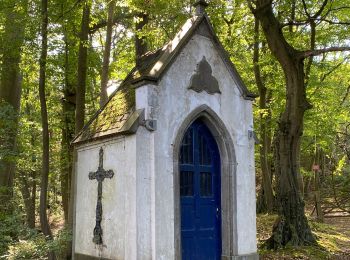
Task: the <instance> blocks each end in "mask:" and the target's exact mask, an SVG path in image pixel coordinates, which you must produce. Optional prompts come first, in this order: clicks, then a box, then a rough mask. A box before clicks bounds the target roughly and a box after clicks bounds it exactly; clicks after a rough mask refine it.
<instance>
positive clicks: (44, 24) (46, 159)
mask: <svg viewBox="0 0 350 260" xmlns="http://www.w3.org/2000/svg"><path fill="white" fill-rule="evenodd" d="M48 23H49V21H48V0H41V54H40V72H39V98H40V111H41V122H42V129H43V133H42V138H43V151H42V173H41V183H40V225H41V229H42V232H43V233H44V235H45V236H46V237H47V238H48V239H52V232H51V228H50V225H49V222H48V217H47V205H48V204H47V189H48V182H49V171H50V136H49V124H48V117H47V105H46V96H45V86H46V62H47V59H46V58H47V31H48V30H47V28H48ZM49 259H55V254H54V253H53V252H52V251H51V252H50V253H49Z"/></svg>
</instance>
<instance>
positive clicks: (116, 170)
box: [73, 0, 258, 260]
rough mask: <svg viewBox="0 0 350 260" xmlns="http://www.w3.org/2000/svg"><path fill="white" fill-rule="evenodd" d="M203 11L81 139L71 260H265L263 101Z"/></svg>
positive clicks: (145, 60)
mask: <svg viewBox="0 0 350 260" xmlns="http://www.w3.org/2000/svg"><path fill="white" fill-rule="evenodd" d="M205 6H206V4H205V2H204V1H203V0H199V1H197V3H196V15H195V16H193V17H192V18H190V19H188V21H187V22H186V23H185V24H184V25H183V27H182V28H181V30H180V31H179V32H178V34H177V35H176V36H175V38H174V39H173V40H172V41H170V42H169V43H168V44H166V45H165V46H164V47H163V48H161V49H159V50H157V51H155V52H149V53H147V54H146V55H144V56H143V57H142V62H141V65H139V66H138V67H135V68H134V69H133V70H132V71H131V72H130V73H129V75H128V76H127V77H126V79H125V80H124V81H123V82H122V83H121V85H120V86H119V88H118V89H117V90H116V91H115V92H114V93H113V94H112V95H111V97H110V98H109V101H108V102H107V104H106V105H105V106H104V107H103V108H102V109H100V110H99V111H98V112H97V113H96V115H95V116H93V118H92V119H91V120H90V121H89V122H88V123H87V125H86V126H85V127H84V128H83V130H82V131H81V133H80V134H79V135H78V136H77V137H76V138H75V140H74V147H75V150H76V152H77V161H76V162H75V172H76V174H75V188H74V193H75V198H76V199H75V205H74V212H75V213H74V226H73V257H74V259H76V260H80V259H86V260H89V259H110V260H112V259H113V260H136V259H137V260H148V259H154V260H161V259H162V260H172V259H182V260H215V259H216V260H217V259H223V260H233V259H236V260H238V259H241V260H253V259H254V260H255V259H258V255H257V246H256V214H255V169H254V134H253V112H252V101H253V99H254V97H255V95H254V94H252V93H250V92H249V91H248V90H247V88H246V86H245V85H244V83H243V81H242V79H241V78H240V76H239V74H238V72H237V70H236V69H235V67H234V65H233V64H232V62H231V61H230V58H229V56H228V55H227V53H226V52H225V50H224V49H223V47H222V45H221V43H220V42H219V40H218V37H217V36H216V35H215V32H214V30H213V27H212V25H211V23H210V21H209V18H208V16H207V15H206V13H205Z"/></svg>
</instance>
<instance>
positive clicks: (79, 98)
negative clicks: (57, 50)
mask: <svg viewBox="0 0 350 260" xmlns="http://www.w3.org/2000/svg"><path fill="white" fill-rule="evenodd" d="M89 21H90V6H89V3H88V2H87V1H86V2H85V3H84V8H83V16H82V20H81V30H80V43H79V56H78V85H77V92H76V110H75V133H76V134H78V133H79V132H80V130H81V129H82V128H83V126H84V119H85V92H86V74H87V51H88V44H89V42H88V37H89Z"/></svg>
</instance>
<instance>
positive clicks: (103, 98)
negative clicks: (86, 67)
mask: <svg viewBox="0 0 350 260" xmlns="http://www.w3.org/2000/svg"><path fill="white" fill-rule="evenodd" d="M114 10H115V0H112V1H110V2H109V4H108V18H107V31H106V42H105V48H104V52H103V64H102V73H101V95H100V106H101V107H102V106H103V105H104V104H105V103H106V102H107V100H108V96H107V83H108V73H109V59H110V56H111V46H112V29H113V17H114Z"/></svg>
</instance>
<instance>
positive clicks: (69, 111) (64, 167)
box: [60, 31, 76, 224]
mask: <svg viewBox="0 0 350 260" xmlns="http://www.w3.org/2000/svg"><path fill="white" fill-rule="evenodd" d="M67 34H68V32H66V31H65V63H64V72H65V86H64V90H63V95H64V98H63V99H62V111H63V117H62V123H61V124H62V140H61V146H62V149H61V164H60V167H61V192H62V204H63V212H64V220H65V223H66V224H67V223H68V211H69V197H70V186H71V173H72V169H73V167H72V157H73V147H72V146H71V145H70V143H71V141H72V140H73V138H74V133H75V131H74V126H75V102H76V101H75V99H76V91H75V87H74V84H73V83H72V82H71V81H72V78H73V75H71V72H70V71H71V64H70V59H69V57H70V56H69V54H70V53H69V52H70V51H69V48H70V45H69V43H68V35H67Z"/></svg>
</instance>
